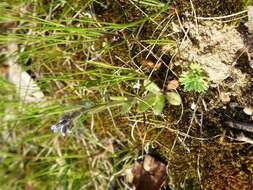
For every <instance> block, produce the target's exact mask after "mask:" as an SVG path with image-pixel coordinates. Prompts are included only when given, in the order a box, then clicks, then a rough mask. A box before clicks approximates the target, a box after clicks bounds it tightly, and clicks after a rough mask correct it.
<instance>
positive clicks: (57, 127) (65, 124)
mask: <svg viewBox="0 0 253 190" xmlns="http://www.w3.org/2000/svg"><path fill="white" fill-rule="evenodd" d="M70 124H71V120H67V119H61V120H60V121H59V123H57V124H54V125H52V126H51V130H52V131H53V132H54V133H57V132H58V131H60V132H61V134H62V136H65V135H66V134H67V133H69V132H70V130H69V126H70Z"/></svg>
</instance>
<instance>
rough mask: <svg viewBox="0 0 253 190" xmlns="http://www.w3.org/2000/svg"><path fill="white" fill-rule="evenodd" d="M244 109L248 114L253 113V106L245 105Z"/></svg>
mask: <svg viewBox="0 0 253 190" xmlns="http://www.w3.org/2000/svg"><path fill="white" fill-rule="evenodd" d="M243 111H244V113H245V114H247V115H252V113H253V108H251V107H245V108H244V109H243Z"/></svg>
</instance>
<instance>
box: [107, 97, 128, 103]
mask: <svg viewBox="0 0 253 190" xmlns="http://www.w3.org/2000/svg"><path fill="white" fill-rule="evenodd" d="M110 99H111V100H113V101H122V102H123V101H127V97H125V96H111V97H110Z"/></svg>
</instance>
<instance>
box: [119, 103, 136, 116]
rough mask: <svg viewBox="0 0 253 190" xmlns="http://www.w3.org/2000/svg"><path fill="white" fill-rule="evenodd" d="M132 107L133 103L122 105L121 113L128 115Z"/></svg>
mask: <svg viewBox="0 0 253 190" xmlns="http://www.w3.org/2000/svg"><path fill="white" fill-rule="evenodd" d="M132 106H133V102H126V103H124V104H123V105H122V108H121V109H122V113H123V114H125V113H128V112H129V111H130V109H131V107H132Z"/></svg>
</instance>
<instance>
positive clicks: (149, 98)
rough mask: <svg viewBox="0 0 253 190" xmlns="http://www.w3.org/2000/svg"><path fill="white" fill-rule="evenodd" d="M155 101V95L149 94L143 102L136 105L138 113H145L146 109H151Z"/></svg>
mask: <svg viewBox="0 0 253 190" xmlns="http://www.w3.org/2000/svg"><path fill="white" fill-rule="evenodd" d="M156 100H157V95H156V94H154V93H149V94H148V95H147V96H146V97H145V98H144V99H143V101H141V102H139V104H138V108H137V110H138V112H141V113H142V112H145V111H146V110H147V109H148V108H150V107H152V106H153V105H154V104H155V103H156Z"/></svg>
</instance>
